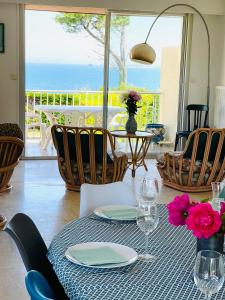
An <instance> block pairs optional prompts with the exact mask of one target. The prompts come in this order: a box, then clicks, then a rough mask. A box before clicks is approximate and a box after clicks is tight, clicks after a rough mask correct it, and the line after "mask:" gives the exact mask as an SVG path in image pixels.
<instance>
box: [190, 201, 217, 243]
mask: <svg viewBox="0 0 225 300" xmlns="http://www.w3.org/2000/svg"><path fill="white" fill-rule="evenodd" d="M186 225H187V228H188V229H189V230H192V232H193V234H194V235H195V236H196V237H197V238H205V239H208V238H209V237H211V236H212V235H214V234H215V233H216V232H217V231H219V229H220V227H221V225H222V222H221V219H220V214H219V213H218V212H217V211H215V210H213V208H212V206H211V204H210V203H199V204H197V205H195V206H193V207H191V208H190V209H189V213H188V217H187V219H186Z"/></svg>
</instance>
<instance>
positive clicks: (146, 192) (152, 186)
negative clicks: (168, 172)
mask: <svg viewBox="0 0 225 300" xmlns="http://www.w3.org/2000/svg"><path fill="white" fill-rule="evenodd" d="M158 193H159V182H158V180H157V179H156V178H154V179H152V178H148V177H144V179H143V181H142V184H141V196H142V197H143V198H144V199H146V200H148V201H155V200H156V198H157V195H158Z"/></svg>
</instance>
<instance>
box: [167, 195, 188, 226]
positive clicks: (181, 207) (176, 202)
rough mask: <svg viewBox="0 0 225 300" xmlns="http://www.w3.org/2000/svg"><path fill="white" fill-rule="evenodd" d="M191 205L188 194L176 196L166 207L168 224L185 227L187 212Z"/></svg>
mask: <svg viewBox="0 0 225 300" xmlns="http://www.w3.org/2000/svg"><path fill="white" fill-rule="evenodd" d="M192 206H193V205H192V204H191V203H190V199H189V196H188V194H183V195H181V196H176V197H175V198H174V199H173V201H172V202H170V203H169V204H168V205H167V206H166V207H167V209H168V212H169V222H170V224H172V225H174V226H180V225H185V219H186V218H187V215H188V211H189V209H190V208H191V207H192Z"/></svg>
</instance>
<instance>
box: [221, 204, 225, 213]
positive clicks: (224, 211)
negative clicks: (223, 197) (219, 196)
mask: <svg viewBox="0 0 225 300" xmlns="http://www.w3.org/2000/svg"><path fill="white" fill-rule="evenodd" d="M224 213H225V202H220V215H221V216H222V215H223V214H224Z"/></svg>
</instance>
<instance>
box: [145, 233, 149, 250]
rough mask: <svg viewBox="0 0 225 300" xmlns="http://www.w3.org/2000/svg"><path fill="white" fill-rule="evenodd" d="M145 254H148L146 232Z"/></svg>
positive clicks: (146, 236)
mask: <svg viewBox="0 0 225 300" xmlns="http://www.w3.org/2000/svg"><path fill="white" fill-rule="evenodd" d="M145 254H148V234H146V235H145Z"/></svg>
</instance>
